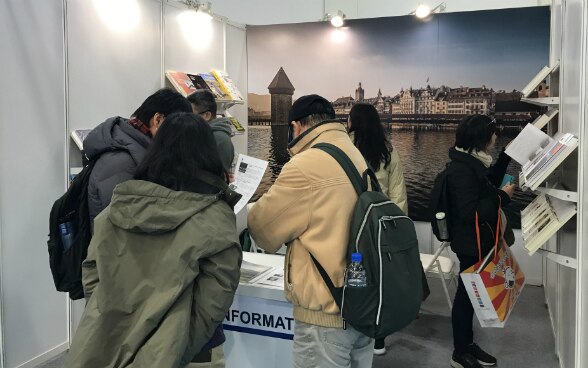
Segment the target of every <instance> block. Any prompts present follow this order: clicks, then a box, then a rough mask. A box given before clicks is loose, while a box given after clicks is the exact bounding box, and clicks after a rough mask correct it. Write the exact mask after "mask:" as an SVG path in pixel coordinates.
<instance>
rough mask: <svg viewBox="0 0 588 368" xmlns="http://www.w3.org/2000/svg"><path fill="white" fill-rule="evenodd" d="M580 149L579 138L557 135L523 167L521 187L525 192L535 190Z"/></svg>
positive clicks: (520, 179)
mask: <svg viewBox="0 0 588 368" xmlns="http://www.w3.org/2000/svg"><path fill="white" fill-rule="evenodd" d="M577 147H578V138H576V137H575V136H574V135H572V134H569V133H557V134H556V135H555V136H554V137H553V138H550V142H549V144H548V145H547V146H545V147H543V148H542V149H541V151H540V152H539V153H538V154H537V155H536V156H535V157H534V158H533V159H532V160H530V161H529V162H527V163H526V164H524V165H523V166H522V170H521V173H520V174H519V185H520V186H521V188H522V189H523V190H527V189H530V190H535V189H537V188H538V187H539V185H541V184H542V183H543V182H544V181H545V180H546V179H547V178H548V177H549V175H551V173H552V172H553V171H554V170H555V169H557V168H558V167H559V165H561V163H562V162H563V161H564V160H565V159H566V158H567V157H568V156H569V155H570V154H571V153H572V152H574V150H575V149H576V148H577Z"/></svg>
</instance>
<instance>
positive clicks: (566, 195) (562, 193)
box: [536, 187, 578, 203]
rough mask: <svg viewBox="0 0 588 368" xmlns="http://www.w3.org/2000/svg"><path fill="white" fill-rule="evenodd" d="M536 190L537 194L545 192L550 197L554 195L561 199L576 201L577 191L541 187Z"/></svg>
mask: <svg viewBox="0 0 588 368" xmlns="http://www.w3.org/2000/svg"><path fill="white" fill-rule="evenodd" d="M536 192H538V194H547V195H548V196H550V197H554V198H557V199H560V200H562V201H568V202H575V203H578V192H570V191H569V190H561V189H554V188H543V187H540V188H537V190H536Z"/></svg>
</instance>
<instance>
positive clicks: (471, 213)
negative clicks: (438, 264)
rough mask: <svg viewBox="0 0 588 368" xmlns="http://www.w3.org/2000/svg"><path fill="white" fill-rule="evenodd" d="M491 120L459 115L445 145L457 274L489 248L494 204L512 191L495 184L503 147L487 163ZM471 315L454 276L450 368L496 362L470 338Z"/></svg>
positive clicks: (500, 172) (505, 163)
mask: <svg viewBox="0 0 588 368" xmlns="http://www.w3.org/2000/svg"><path fill="white" fill-rule="evenodd" d="M495 124H496V123H495V121H494V120H493V119H491V118H490V117H488V116H485V115H469V116H467V117H465V118H464V119H463V120H462V121H461V122H460V124H459V126H458V128H457V131H456V134H455V146H454V147H452V148H450V149H449V158H450V159H451V163H450V165H449V171H448V178H447V185H448V195H449V213H450V214H451V216H452V225H451V226H452V228H451V229H450V231H451V233H452V234H453V240H452V242H451V249H452V250H453V251H454V252H455V253H456V255H457V258H458V259H459V270H460V273H461V272H463V271H464V270H466V269H468V268H470V267H471V266H473V265H474V264H476V263H477V262H478V261H479V260H480V259H481V258H484V257H485V256H486V255H487V254H488V252H489V251H490V250H491V249H492V248H493V246H494V244H495V239H496V232H497V230H498V231H500V229H499V228H498V213H499V207H501V206H506V205H507V204H508V203H509V202H510V200H511V197H512V195H513V193H514V191H515V185H514V184H506V185H505V186H504V187H503V188H500V189H498V187H499V186H500V184H501V182H502V179H503V177H504V174H505V173H506V167H507V166H508V163H509V162H510V157H508V156H507V155H506V154H505V153H504V150H503V151H502V152H501V153H500V156H499V157H498V160H497V161H496V163H495V164H494V165H492V156H490V154H489V152H490V150H491V149H492V148H493V147H494V144H495V142H496V134H495ZM476 222H477V224H476ZM476 225H477V227H478V229H479V240H478V234H477V231H476ZM473 317H474V309H473V307H472V305H471V302H470V299H469V297H468V294H467V291H466V289H465V287H464V284H463V282H462V280H461V278H460V280H459V284H458V288H457V292H456V294H455V301H454V303H453V310H452V315H451V320H452V325H453V342H454V349H455V350H454V351H453V355H452V358H451V366H452V367H454V368H479V367H481V366H494V365H496V358H494V357H493V356H491V355H490V354H488V353H486V352H485V351H483V350H482V349H481V348H480V347H479V346H478V345H477V344H475V343H474V333H473Z"/></svg>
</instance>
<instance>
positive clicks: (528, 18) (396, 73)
mask: <svg viewBox="0 0 588 368" xmlns="http://www.w3.org/2000/svg"><path fill="white" fill-rule="evenodd" d="M549 22H550V15H549V7H533V8H518V9H505V10H491V11H478V12H465V13H447V14H436V15H435V16H434V17H433V18H432V19H430V20H429V21H426V22H423V21H420V20H417V19H416V18H415V17H413V16H403V17H389V18H377V19H362V20H351V21H347V22H346V27H345V29H343V30H335V29H334V28H333V27H332V26H330V24H329V23H326V22H317V23H300V24H288V25H273V26H250V27H248V30H247V47H248V64H249V72H248V84H249V92H251V93H257V94H267V93H268V91H267V86H268V85H269V83H270V82H271V80H272V79H273V77H274V75H275V74H276V73H277V71H278V69H279V68H280V67H284V70H285V71H286V74H288V76H289V78H290V80H291V81H292V84H293V85H294V87H295V88H296V91H295V92H294V97H295V98H296V97H298V96H301V95H304V94H310V93H319V94H322V95H323V96H325V97H327V98H328V99H330V100H334V99H335V98H337V97H341V96H349V95H354V91H355V88H356V87H357V84H358V83H359V82H362V85H363V88H364V89H365V93H366V97H374V96H375V95H376V93H377V91H378V88H381V90H382V93H383V94H384V95H395V94H396V93H398V91H399V90H400V88H401V87H403V88H408V87H410V86H412V87H413V88H419V87H424V86H426V85H427V82H426V81H427V78H429V84H431V86H434V87H438V86H440V85H449V86H451V87H458V86H460V85H463V86H471V87H474V86H481V85H486V86H488V87H492V88H494V89H495V90H500V89H504V90H512V89H518V90H520V89H522V88H523V87H524V86H525V85H526V84H527V82H528V81H529V80H530V79H531V78H532V77H533V76H534V75H535V74H536V73H537V72H538V71H539V70H540V69H541V68H542V67H543V66H545V65H547V64H548V61H549Z"/></svg>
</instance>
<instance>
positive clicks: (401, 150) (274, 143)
mask: <svg viewBox="0 0 588 368" xmlns="http://www.w3.org/2000/svg"><path fill="white" fill-rule="evenodd" d="M272 129H273V131H274V132H275V134H272ZM283 129H285V127H269V126H250V127H249V128H248V134H249V136H248V152H249V155H250V156H253V157H257V158H260V159H263V160H267V161H268V162H269V168H268V170H267V171H266V173H265V175H264V178H263V180H262V182H261V184H260V186H259V189H258V191H257V193H256V195H255V196H254V197H253V200H256V199H257V198H258V197H259V196H260V195H261V194H263V193H265V192H266V191H267V190H268V189H269V188H270V186H271V185H272V183H273V182H274V180H275V179H276V178H277V177H278V175H279V173H280V170H281V168H282V166H283V165H284V164H285V163H286V162H287V161H288V157H289V156H288V153H287V150H286V142H285V141H284V139H283V137H284V130H283ZM515 135H516V133H504V134H501V135H499V137H498V139H497V142H496V148H495V151H494V152H493V156H494V158H496V157H497V156H498V153H499V152H500V150H501V149H502V147H504V146H505V145H506V144H507V143H508V142H510V141H511V140H512V139H513V138H514V136H515ZM390 138H391V141H392V144H393V145H394V148H395V149H396V150H398V154H399V155H400V159H401V161H402V164H403V168H404V178H405V180H406V190H407V194H408V211H409V216H410V217H411V218H412V219H413V220H417V221H427V219H426V214H427V207H428V204H429V194H430V192H431V189H432V186H433V181H434V180H435V176H436V175H437V173H439V172H440V171H441V170H443V168H444V167H445V164H446V163H447V162H449V158H448V155H447V152H448V150H449V148H450V147H452V146H453V144H454V142H455V131H431V130H421V131H413V130H393V131H391V132H390ZM507 172H508V173H509V174H511V175H513V176H514V177H515V178H516V181H515V183H516V184H518V174H519V172H520V165H519V164H518V163H516V162H515V161H511V163H510V165H509V167H508V171H507ZM533 198H534V196H533V195H532V194H530V193H528V192H522V191H521V190H520V189H518V188H517V191H516V192H515V195H514V201H513V202H512V203H511V204H510V205H509V206H508V207H507V208H505V212H507V214H508V215H509V219H510V220H511V224H512V225H513V227H515V228H520V213H519V212H520V210H521V209H523V208H525V207H526V206H527V204H529V202H530V201H531V200H532V199H533Z"/></svg>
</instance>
